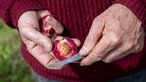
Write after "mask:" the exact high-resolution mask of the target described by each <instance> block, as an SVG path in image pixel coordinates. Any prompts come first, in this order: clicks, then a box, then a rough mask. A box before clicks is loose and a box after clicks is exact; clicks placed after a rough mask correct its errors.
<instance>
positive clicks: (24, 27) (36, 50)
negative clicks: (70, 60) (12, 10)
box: [18, 10, 63, 69]
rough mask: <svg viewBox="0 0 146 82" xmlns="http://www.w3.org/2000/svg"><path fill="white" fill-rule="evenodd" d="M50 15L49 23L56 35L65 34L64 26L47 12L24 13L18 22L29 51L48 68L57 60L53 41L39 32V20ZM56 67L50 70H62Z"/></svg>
mask: <svg viewBox="0 0 146 82" xmlns="http://www.w3.org/2000/svg"><path fill="white" fill-rule="evenodd" d="M46 15H49V16H50V20H49V23H50V24H51V25H52V27H53V29H54V30H55V33H56V34H61V33H62V32H63V26H62V25H61V24H60V23H59V22H58V21H57V20H56V19H55V18H53V17H52V16H51V14H50V13H49V12H48V11H47V10H40V11H27V12H25V13H23V14H22V15H21V16H20V18H19V20H18V29H19V32H20V36H21V39H22V40H23V42H24V43H25V44H26V47H27V50H28V52H29V53H30V54H32V55H33V56H34V57H35V58H36V59H37V60H38V61H39V62H40V63H41V64H42V65H44V66H45V67H47V68H48V65H49V64H51V63H55V62H57V60H56V59H55V58H54V57H53V56H52V55H51V54H52V53H51V51H52V41H51V38H48V37H47V36H45V35H43V34H42V33H40V32H39V19H40V18H42V17H44V16H46ZM61 68H63V66H62V67H55V68H49V69H61Z"/></svg>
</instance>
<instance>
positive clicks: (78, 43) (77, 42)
mask: <svg viewBox="0 0 146 82" xmlns="http://www.w3.org/2000/svg"><path fill="white" fill-rule="evenodd" d="M72 40H73V41H74V42H75V44H76V45H77V46H78V47H79V46H80V45H81V41H80V40H79V39H76V38H72Z"/></svg>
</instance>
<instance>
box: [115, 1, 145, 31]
mask: <svg viewBox="0 0 146 82" xmlns="http://www.w3.org/2000/svg"><path fill="white" fill-rule="evenodd" d="M114 3H120V4H123V5H124V6H126V7H127V8H129V9H130V10H131V11H132V12H133V13H134V14H135V15H136V16H137V17H138V18H139V19H140V21H141V22H142V26H143V27H144V28H145V29H146V0H115V1H114Z"/></svg>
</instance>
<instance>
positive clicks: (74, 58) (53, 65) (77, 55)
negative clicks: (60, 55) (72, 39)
mask: <svg viewBox="0 0 146 82" xmlns="http://www.w3.org/2000/svg"><path fill="white" fill-rule="evenodd" d="M82 58H84V57H83V56H80V54H79V53H77V54H75V55H74V56H72V57H70V58H67V59H65V60H62V61H58V62H56V63H53V64H50V65H49V66H48V67H57V66H63V65H66V64H69V63H72V62H75V61H78V60H80V59H82Z"/></svg>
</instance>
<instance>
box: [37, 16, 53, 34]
mask: <svg viewBox="0 0 146 82" xmlns="http://www.w3.org/2000/svg"><path fill="white" fill-rule="evenodd" d="M48 20H49V16H48V15H47V16H44V17H43V18H41V19H40V20H39V23H40V32H41V33H43V34H45V35H47V36H52V35H53V34H54V33H55V30H54V29H53V27H52V26H51V25H50V24H49V21H48Z"/></svg>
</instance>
